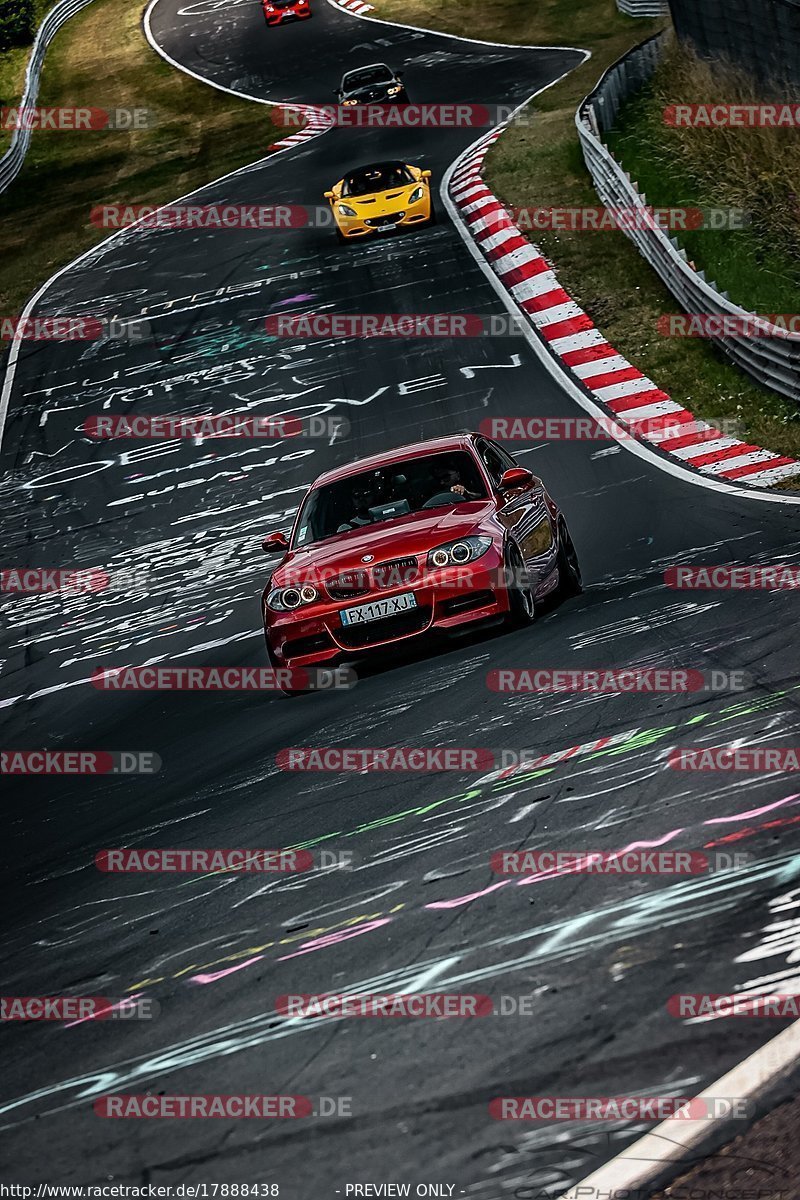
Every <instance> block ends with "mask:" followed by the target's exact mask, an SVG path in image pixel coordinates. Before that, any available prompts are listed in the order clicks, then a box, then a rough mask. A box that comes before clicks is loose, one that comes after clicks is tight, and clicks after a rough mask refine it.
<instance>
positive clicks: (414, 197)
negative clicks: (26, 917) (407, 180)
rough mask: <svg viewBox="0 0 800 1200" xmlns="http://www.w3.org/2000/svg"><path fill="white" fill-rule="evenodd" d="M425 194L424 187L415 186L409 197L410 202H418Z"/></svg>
mask: <svg viewBox="0 0 800 1200" xmlns="http://www.w3.org/2000/svg"><path fill="white" fill-rule="evenodd" d="M424 195H425V188H424V187H415V188H414V190H413V192H412V193H411V195H410V196H409V197H408V203H409V204H416V203H417V201H418V200H421V199H422V197H423V196H424Z"/></svg>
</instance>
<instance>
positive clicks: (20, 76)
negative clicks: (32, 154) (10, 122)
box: [0, 0, 52, 154]
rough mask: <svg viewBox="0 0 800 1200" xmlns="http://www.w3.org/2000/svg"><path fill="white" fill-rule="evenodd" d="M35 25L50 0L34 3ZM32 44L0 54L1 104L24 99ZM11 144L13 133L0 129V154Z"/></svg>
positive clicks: (39, 23) (13, 102)
mask: <svg viewBox="0 0 800 1200" xmlns="http://www.w3.org/2000/svg"><path fill="white" fill-rule="evenodd" d="M33 7H34V21H35V27H37V28H38V26H39V25H41V23H42V18H43V17H44V16H45V15H46V14H47V12H48V10H49V9H50V8H51V7H52V3H51V2H50V0H36V3H35V4H34V6H33ZM32 45H33V39H31V45H29V46H15V47H14V48H13V49H12V50H5V51H4V52H3V53H2V54H0V106H2V107H4V108H5V107H8V108H12V107H14V106H15V105H17V104H19V102H20V100H21V99H22V89H23V88H24V87H25V69H26V67H27V65H28V59H29V57H30V53H31V47H32ZM10 144H11V133H10V131H8V130H6V129H0V154H5V152H6V150H7V149H8V147H9V145H10Z"/></svg>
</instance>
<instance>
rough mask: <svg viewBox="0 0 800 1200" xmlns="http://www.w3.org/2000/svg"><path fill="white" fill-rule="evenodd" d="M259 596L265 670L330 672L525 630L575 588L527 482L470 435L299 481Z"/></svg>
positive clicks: (552, 507) (568, 559) (539, 493)
mask: <svg viewBox="0 0 800 1200" xmlns="http://www.w3.org/2000/svg"><path fill="white" fill-rule="evenodd" d="M263 546H264V550H265V551H266V553H268V554H274V553H280V554H281V555H282V558H281V561H280V563H279V564H278V565H277V566H276V567H275V569H274V570H273V572H272V574H271V576H270V578H269V582H268V583H267V586H266V587H265V589H264V593H263V596H262V613H263V620H264V635H265V638H266V643H267V652H268V654H269V658H270V661H271V663H272V665H273V666H275V667H298V668H299V667H314V666H320V665H332V664H333V663H335V662H343V661H346V660H353V659H357V658H362V657H364V655H365V654H367V653H369V652H371V651H375V650H378V649H386V648H387V647H393V646H396V645H400V644H401V643H402V642H403V641H404V640H405V639H407V638H414V637H419V636H420V635H423V634H426V633H439V634H449V635H454V634H458V633H462V632H465V631H467V630H468V629H469V628H470V627H472V626H474V625H476V624H478V623H485V624H496V623H498V622H502V621H507V622H508V623H510V624H516V625H527V624H530V623H531V622H532V621H533V620H534V619H535V615H536V606H537V603H538V602H539V601H541V600H543V599H544V598H545V597H546V596H548V595H550V594H551V593H553V592H557V591H560V592H561V593H562V594H564V595H571V594H575V593H576V592H579V591H580V590H581V574H580V568H579V566H578V559H577V555H576V553H575V547H574V546H573V543H572V538H571V537H570V534H569V530H568V528H567V523H566V521H565V520H564V516H563V514H562V513H561V511H560V510H559V507H558V505H557V504H556V503H555V501H554V500H553V499H552V498H551V497H550V496H549V495H548V493H547V491H546V489H545V486H544V484H543V483H542V481H541V479H538V478H537V477H536V476H535V475H533V474H532V473H531V472H530V471H528V470H527V469H526V468H525V467H521V466H519V465H518V464H517V463H516V462H515V461H514V459H513V458H512V457H511V455H510V454H508V453H507V452H506V451H505V450H503V449H502V447H500V446H498V445H497V444H496V443H495V442H492V441H490V440H489V439H488V438H485V437H483V436H482V435H480V434H477V433H463V434H459V435H457V436H454V437H443V438H436V439H435V440H433V441H427V442H417V443H416V444H414V445H410V446H401V447H399V449H397V450H391V451H389V452H387V453H385V454H378V455H375V456H374V457H372V458H364V459H360V460H359V461H357V462H353V463H349V464H348V465H347V466H343V467H337V468H336V469H335V470H333V471H327V472H326V473H325V474H324V475H320V477H319V478H318V479H317V480H316V481H315V482H314V483H313V484H312V486H311V487H310V489H309V490H308V492H307V493H306V495H305V497H304V499H303V501H302V503H301V505H300V508H299V510H298V513H297V517H296V518H295V522H294V527H293V529H292V532H291V537H290V538H289V540H288V541H287V539H286V537H285V535H284V534H283V533H272V534H270V535H269V536H268V537H266V538H265V539H264V543H263Z"/></svg>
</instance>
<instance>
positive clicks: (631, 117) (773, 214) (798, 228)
mask: <svg viewBox="0 0 800 1200" xmlns="http://www.w3.org/2000/svg"><path fill="white" fill-rule="evenodd" d="M715 74H716V75H721V76H722V77H721V78H715V77H714V75H715ZM726 76H727V78H726ZM743 93H744V94H743ZM709 95H711V96H715V95H725V96H728V97H731V98H732V99H737V100H738V99H741V100H742V101H744V102H749V103H757V101H758V97H757V96H756V95H754V94H753V93H752V92H750V94H747V90H746V83H744V82H743V81H742V80H741V78H740V76H739V75H738V74H737V73H736V72H733V71H730V70H727V71H724V72H723V71H719V70H718V71H717V72H712V71H711V70H710V69H709V66H708V64H706V63H703V62H701V61H700V60H698V59H696V58H695V57H694V56H693V55H691V54H687V53H685V52H682V51H679V50H677V49H675V48H673V49H672V51H671V52H670V54H669V55H668V57H667V58H666V60H665V61H664V62H663V63H662V64H661V66H660V67H659V68H658V70H657V72H656V74H655V76H654V77H653V80H652V82H651V84H650V85H649V86H648V87H647V88H646V89H645V90H644V91H642V92H641V93H640V94H639V95H638V96H637V97H636V98H635V99H633V100H631V101H630V102H629V103H628V104H626V105H625V106H624V108H623V109H622V111H621V113H620V118H619V121H618V123H617V127H616V128H615V129H614V130H612V131H611V133H610V134H609V136H608V138H607V142H608V145H609V147H610V148H611V150H612V151H613V153H614V154H615V155H616V157H617V158H618V159H619V160H620V161H621V162H623V163H624V164H625V169H626V170H627V171H628V172H629V173H630V174H631V176H632V177H633V178H634V179H636V180H637V181H638V183H639V188H640V190H641V191H643V192H644V193H645V194H646V195H647V199H648V201H649V202H650V203H651V204H653V205H655V206H657V207H662V206H663V207H670V206H672V205H677V206H686V207H705V206H714V207H720V208H727V207H735V208H740V209H741V210H742V211H743V212H747V213H748V214H750V220H749V223H748V225H747V227H746V228H744V229H742V230H736V231H729V232H725V233H723V232H714V231H713V230H704V229H699V230H687V231H686V232H681V233H680V234H678V239H679V241H680V243H681V245H682V246H683V247H684V248H685V249H686V251H687V253H688V254H689V257H690V258H691V259H692V260H693V261H694V262H696V263H697V265H698V266H699V267H701V268H702V269H704V270H705V271H706V274H707V276H708V278H709V279H713V280H715V281H716V283H717V284H718V285H719V286H720V287H721V288H723V289H725V290H727V291H728V293H729V294H730V297H731V299H732V300H734V301H735V302H736V303H737V304H740V305H742V306H743V307H745V308H748V309H755V310H756V311H757V312H761V313H796V312H799V311H800V309H799V308H798V304H800V207H798V202H797V194H798V192H800V144H798V138H797V134H796V133H794V134H793V133H792V132H791V131H788V130H785V129H778V130H749V129H741V130H740V129H693V130H688V129H679V128H672V127H669V126H667V125H665V124H664V120H663V111H664V108H665V106H666V105H668V104H676V103H684V104H685V103H693V102H695V101H698V102H699V101H700V99H701V97H708V96H709Z"/></svg>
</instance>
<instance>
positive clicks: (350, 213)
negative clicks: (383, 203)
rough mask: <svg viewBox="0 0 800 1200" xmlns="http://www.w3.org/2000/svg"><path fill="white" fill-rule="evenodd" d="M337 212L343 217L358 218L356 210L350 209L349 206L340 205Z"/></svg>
mask: <svg viewBox="0 0 800 1200" xmlns="http://www.w3.org/2000/svg"><path fill="white" fill-rule="evenodd" d="M339 212H340V213H341V214H342V216H343V217H357V216H358V213H357V212H356V210H355V209H354V208H351V207H350V205H349V204H340V205H339Z"/></svg>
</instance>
